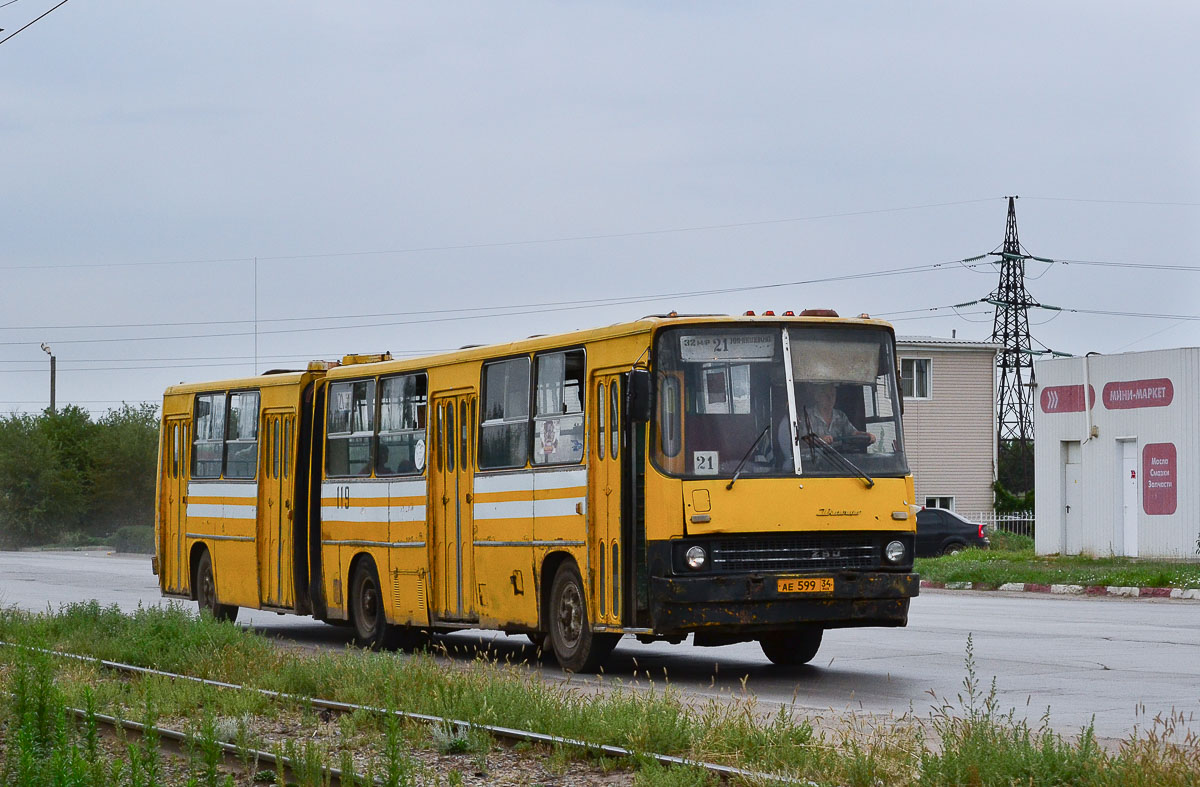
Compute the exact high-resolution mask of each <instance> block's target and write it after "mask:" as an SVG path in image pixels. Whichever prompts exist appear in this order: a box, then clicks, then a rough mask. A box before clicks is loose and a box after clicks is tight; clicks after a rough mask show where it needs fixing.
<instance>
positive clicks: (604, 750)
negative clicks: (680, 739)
mask: <svg viewBox="0 0 1200 787" xmlns="http://www.w3.org/2000/svg"><path fill="white" fill-rule="evenodd" d="M0 647H8V648H14V649H18V650H26V651H30V652H34V653H42V654H46V655H50V656H56V657H58V658H63V659H72V660H75V661H80V662H84V663H88V664H95V665H98V666H101V667H103V668H104V669H108V670H112V671H114V672H125V673H133V674H141V675H153V676H155V677H162V678H170V679H172V680H184V681H192V682H194V683H199V684H201V685H205V686H212V687H215V688H221V689H232V690H235V691H247V692H255V693H258V694H261V695H262V696H265V697H269V698H271V699H274V700H279V701H285V702H295V703H299V704H302V705H304V706H306V707H312V708H320V709H322V710H328V711H332V712H335V713H353V712H355V711H364V712H368V713H376V714H380V715H392V716H395V717H397V718H402V719H406V720H410V721H416V722H421V723H424V724H439V725H445V726H448V727H451V728H453V729H455V730H459V731H465V730H477V731H481V732H486V733H488V734H490V735H492V736H494V737H496V738H499V739H501V740H509V741H517V742H520V741H526V742H529V743H541V744H549V745H556V746H567V747H570V748H574V749H582V750H584V751H587V752H592V753H599V754H605V755H608V756H611V757H620V758H634V757H644V758H648V759H652V760H655V761H656V762H658V763H660V764H662V765H676V766H687V767H692V768H699V769H702V770H705V771H708V772H709V773H713V774H715V775H717V776H720V777H723V778H730V777H737V778H741V779H745V780H747V781H751V782H754V783H759V784H764V783H765V784H797V785H804V786H805V787H817V785H816V783H815V782H811V781H807V780H803V779H795V778H792V777H789V776H783V775H780V774H773V773H763V772H760V771H751V770H746V769H744V768H735V767H733V766H731V765H721V764H720V763H713V762H704V761H702V760H692V759H688V758H687V757H676V756H674V755H671V754H657V753H653V752H636V751H634V750H632V749H627V748H625V747H623V746H613V745H611V744H606V743H592V742H590V741H582V740H578V739H576V738H564V737H562V736H559V735H550V734H548V733H544V732H535V731H533V730H521V729H516V728H513V727H501V726H498V725H494V724H480V723H478V722H472V721H465V720H463V719H450V718H446V717H443V716H434V715H431V714H427V713H414V712H411V711H402V710H395V709H392V708H381V707H378V706H372V705H358V704H355V703H351V702H340V701H338V700H330V699H324V698H321V697H309V696H305V695H302V694H291V693H288V692H282V691H274V690H272V689H263V688H258V687H256V686H243V685H241V684H238V683H228V682H226V681H219V680H212V679H210V678H201V677H197V676H195V675H184V674H181V673H176V672H167V671H165V670H156V669H153V668H151V667H139V666H137V665H136V664H124V663H122V662H119V661H109V660H107V659H99V658H96V657H94V656H85V655H82V654H79V653H68V652H65V651H61V650H49V649H46V648H35V647H31V646H29V645H21V644H19V643H15V642H6V641H3V640H0ZM72 710H73V711H74V712H75V713H77V714H78V713H80V711H79V710H78V709H72ZM96 718H97V719H99V718H100V717H99V715H98V714H97V716H96ZM108 718H112V717H108ZM121 723H122V724H123V725H124V724H130V725H134V724H136V722H121ZM128 729H133V727H129V728H128ZM156 729H157V728H156ZM157 731H158V732H160V733H163V734H164V737H171V735H181V736H183V737H184V738H187V737H188V736H187V735H186V734H185V733H180V732H178V731H175V730H170V731H166V730H163V729H157ZM167 732H170V733H171V735H167V734H166V733H167ZM222 747H223V748H224V747H230V748H231V750H232V752H241V753H248V754H263V755H267V754H268V753H266V752H257V751H255V750H249V751H247V750H244V749H238V747H236V746H234V745H233V744H229V743H223V744H222ZM269 756H270V760H267V759H266V757H264V758H263V759H264V761H268V762H273V761H274V760H275V759H277V758H276V757H275V755H269ZM283 759H285V760H286V758H283ZM284 765H285V766H286V767H290V763H287V762H285V763H284ZM326 771H327V772H328V773H329V774H330V776H331V777H333V778H335V779H337V780H338V781H340V779H341V774H340V772H339V773H337V774H336V775H335V773H334V772H335V771H336V769H326Z"/></svg>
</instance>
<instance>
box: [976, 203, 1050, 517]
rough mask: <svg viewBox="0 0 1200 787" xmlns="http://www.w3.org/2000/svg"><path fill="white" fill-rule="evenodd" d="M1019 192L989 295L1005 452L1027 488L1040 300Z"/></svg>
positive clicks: (1010, 208) (1000, 432)
mask: <svg viewBox="0 0 1200 787" xmlns="http://www.w3.org/2000/svg"><path fill="white" fill-rule="evenodd" d="M1016 200H1017V198H1016V197H1009V198H1008V221H1007V223H1006V225H1005V228H1004V250H1003V252H1002V253H1001V255H1000V256H1001V263H1000V283H999V284H998V285H997V286H996V289H995V290H994V291H993V292H992V294H991V295H990V296H989V297H988V302H990V303H992V304H994V305H995V307H996V317H995V322H994V324H993V328H992V341H993V342H994V343H996V344H999V345H1000V352H999V354H998V355H997V356H996V368H997V369H998V370H999V378H1000V379H999V383H1000V389H999V391H997V394H996V396H997V399H996V413H997V431H998V437H999V446H1000V449H1001V451H1002V452H1003V451H1005V449H1006V448H1007V449H1008V451H1009V452H1010V453H1011V455H1012V456H1013V457H1015V459H1016V460H1017V462H1018V465H1019V469H1018V470H1017V471H1016V473H1014V474H1013V476H1012V477H1011V478H1010V479H1009V481H1008V483H1009V484H1010V485H1015V484H1016V483H1020V484H1021V485H1022V488H1021V489H1010V490H1009V491H1012V492H1017V493H1020V492H1027V491H1029V490H1030V489H1032V488H1033V478H1032V475H1033V473H1032V470H1033V384H1034V380H1033V353H1032V346H1031V344H1030V337H1029V309H1030V307H1037V306H1040V304H1039V303H1038V302H1037V301H1036V300H1034V299H1033V297H1032V296H1031V295H1030V294H1029V292H1028V291H1027V290H1026V289H1025V260H1026V259H1027V258H1028V257H1029V255H1028V254H1025V253H1024V252H1022V251H1021V242H1020V240H1018V238H1017V209H1016Z"/></svg>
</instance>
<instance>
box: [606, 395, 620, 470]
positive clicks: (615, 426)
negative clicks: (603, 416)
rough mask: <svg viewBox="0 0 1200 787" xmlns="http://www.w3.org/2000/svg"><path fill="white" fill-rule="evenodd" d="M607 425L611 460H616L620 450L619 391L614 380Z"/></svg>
mask: <svg viewBox="0 0 1200 787" xmlns="http://www.w3.org/2000/svg"><path fill="white" fill-rule="evenodd" d="M608 423H609V427H608V428H609V430H610V437H611V439H610V440H609V446H610V448H609V450H610V451H611V452H612V453H611V456H612V458H613V459H616V458H617V453H618V451H619V450H620V448H621V389H620V386H618V385H617V381H616V380H613V384H612V417H611V418H609V419H608Z"/></svg>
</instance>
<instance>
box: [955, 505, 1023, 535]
mask: <svg viewBox="0 0 1200 787" xmlns="http://www.w3.org/2000/svg"><path fill="white" fill-rule="evenodd" d="M955 513H957V514H958V515H959V516H961V517H962V518H964V519H968V520H970V521H972V522H979V523H981V524H983V525H986V526H987V529H988V530H989V531H991V532H994V531H996V530H1003V531H1005V532H1008V533H1016V534H1018V535H1022V536H1029V537H1030V538H1033V533H1034V519H1033V512H1032V511H1021V512H1019V513H1015V514H997V513H996V512H995V511H978V512H971V513H967V512H955Z"/></svg>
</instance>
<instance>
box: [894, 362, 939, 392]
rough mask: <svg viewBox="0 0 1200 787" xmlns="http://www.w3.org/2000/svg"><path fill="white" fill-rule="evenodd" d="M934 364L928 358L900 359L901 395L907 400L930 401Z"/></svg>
mask: <svg viewBox="0 0 1200 787" xmlns="http://www.w3.org/2000/svg"><path fill="white" fill-rule="evenodd" d="M932 366H933V362H932V361H931V360H930V359H928V358H901V359H900V393H901V394H903V396H904V398H905V399H928V398H930V396H932V393H931V390H932V386H931V385H930V379H929V378H930V375H931V372H932V368H931V367H932Z"/></svg>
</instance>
